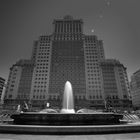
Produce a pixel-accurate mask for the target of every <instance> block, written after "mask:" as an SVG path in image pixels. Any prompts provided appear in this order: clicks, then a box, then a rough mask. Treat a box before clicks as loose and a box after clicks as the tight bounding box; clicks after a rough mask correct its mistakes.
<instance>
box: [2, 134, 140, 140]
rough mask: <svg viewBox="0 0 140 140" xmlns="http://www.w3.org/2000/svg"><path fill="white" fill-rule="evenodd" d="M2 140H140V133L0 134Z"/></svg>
mask: <svg viewBox="0 0 140 140" xmlns="http://www.w3.org/2000/svg"><path fill="white" fill-rule="evenodd" d="M0 140H140V133H126V134H107V135H60V136H59V135H14V134H0Z"/></svg>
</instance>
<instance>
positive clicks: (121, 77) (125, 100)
mask: <svg viewBox="0 0 140 140" xmlns="http://www.w3.org/2000/svg"><path fill="white" fill-rule="evenodd" d="M100 66H101V71H102V78H103V79H102V80H103V88H104V89H103V90H104V99H105V101H106V104H107V106H110V107H117V108H120V107H124V108H125V107H126V108H127V107H130V106H131V101H130V89H129V82H128V77H127V73H126V67H124V66H123V64H121V63H120V62H119V61H118V60H115V59H105V60H102V61H101V63H100Z"/></svg>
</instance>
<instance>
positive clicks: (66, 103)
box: [60, 81, 75, 113]
mask: <svg viewBox="0 0 140 140" xmlns="http://www.w3.org/2000/svg"><path fill="white" fill-rule="evenodd" d="M60 113H75V110H74V103H73V91H72V86H71V83H70V82H69V81H67V82H66V84H65V88H64V96H63V107H62V109H61V111H60Z"/></svg>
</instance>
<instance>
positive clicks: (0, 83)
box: [0, 77, 5, 99]
mask: <svg viewBox="0 0 140 140" xmlns="http://www.w3.org/2000/svg"><path fill="white" fill-rule="evenodd" d="M4 85H5V79H4V78H2V77H0V99H1V96H2V93H3V89H4Z"/></svg>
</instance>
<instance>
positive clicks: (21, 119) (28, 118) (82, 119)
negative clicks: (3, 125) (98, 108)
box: [11, 112, 123, 126]
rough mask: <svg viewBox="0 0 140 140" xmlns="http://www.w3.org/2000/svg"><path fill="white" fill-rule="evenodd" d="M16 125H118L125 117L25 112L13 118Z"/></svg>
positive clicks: (101, 114) (100, 114)
mask: <svg viewBox="0 0 140 140" xmlns="http://www.w3.org/2000/svg"><path fill="white" fill-rule="evenodd" d="M11 118H12V119H14V123H15V124H32V125H37V124H39V125H60V126H62V125H63V126H64V125H65V126H66V125H67V126H69V125H93V124H95V125H96V124H98V125H101V124H117V123H120V119H122V118H123V115H121V114H116V113H104V112H99V113H97V112H96V113H89V114H87V113H70V114H69V113H68V114H67V113H61V114H60V113H38V112H24V113H20V114H14V115H12V116H11Z"/></svg>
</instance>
